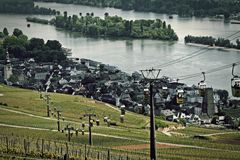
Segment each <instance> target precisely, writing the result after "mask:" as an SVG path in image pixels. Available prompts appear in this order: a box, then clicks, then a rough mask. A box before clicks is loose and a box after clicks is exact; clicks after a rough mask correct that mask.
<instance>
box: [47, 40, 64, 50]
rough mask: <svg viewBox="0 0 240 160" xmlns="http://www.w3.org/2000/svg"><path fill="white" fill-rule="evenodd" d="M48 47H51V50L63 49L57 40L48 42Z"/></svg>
mask: <svg viewBox="0 0 240 160" xmlns="http://www.w3.org/2000/svg"><path fill="white" fill-rule="evenodd" d="M46 46H47V47H49V48H50V49H51V50H58V51H60V50H61V48H62V44H61V43H60V42H59V41H57V40H48V41H47V43H46Z"/></svg>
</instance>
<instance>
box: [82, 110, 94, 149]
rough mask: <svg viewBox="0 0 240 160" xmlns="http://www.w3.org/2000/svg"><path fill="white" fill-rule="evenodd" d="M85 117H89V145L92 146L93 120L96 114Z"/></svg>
mask: <svg viewBox="0 0 240 160" xmlns="http://www.w3.org/2000/svg"><path fill="white" fill-rule="evenodd" d="M83 116H84V117H88V132H89V139H88V140H89V145H90V146H91V145H92V127H93V122H92V121H93V119H92V117H96V115H95V114H91V113H90V114H84V115H83Z"/></svg>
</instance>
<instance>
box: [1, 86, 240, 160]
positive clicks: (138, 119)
mask: <svg viewBox="0 0 240 160" xmlns="http://www.w3.org/2000/svg"><path fill="white" fill-rule="evenodd" d="M0 94H3V96H0V102H1V103H7V104H8V106H7V107H5V108H8V109H12V110H18V111H23V112H26V113H32V114H35V115H39V116H45V115H46V113H45V112H46V102H44V101H43V100H41V99H40V98H39V93H37V92H35V91H30V90H24V89H17V88H12V87H6V86H3V85H0ZM51 97H52V102H53V106H61V107H60V108H61V110H62V111H63V115H64V117H66V119H67V120H72V121H75V122H79V123H80V120H79V118H78V117H80V115H82V114H84V113H85V112H94V113H95V114H97V115H98V116H99V118H100V120H101V125H100V127H94V128H93V132H94V133H100V134H108V135H112V136H121V137H127V138H133V139H132V140H123V139H118V138H110V137H103V136H96V135H95V136H94V138H93V139H94V144H95V145H103V146H109V147H112V146H118V145H127V144H139V143H144V142H140V141H137V140H134V139H139V140H148V139H149V131H148V130H146V129H141V128H142V127H144V126H146V124H148V117H145V116H142V115H137V114H134V113H130V112H127V114H126V121H125V122H126V123H124V124H120V123H119V122H118V119H119V115H120V112H119V111H118V110H116V109H113V108H111V107H109V106H107V105H105V104H102V103H99V102H95V101H93V100H89V99H86V98H82V97H76V96H69V95H62V94H51ZM0 107H4V106H0ZM105 115H106V116H109V115H110V117H111V119H112V120H114V121H117V122H118V124H120V126H117V127H110V128H108V127H106V125H105V124H103V123H102V122H103V119H102V117H103V116H105ZM84 121H86V120H84ZM0 123H4V124H14V125H20V126H29V127H37V128H47V129H56V121H55V120H53V119H50V120H48V119H43V118H36V117H29V116H28V115H23V114H19V113H12V112H9V111H4V110H0ZM165 123H168V122H165ZM65 124H66V122H65ZM75 124H76V123H74V124H73V126H76V125H75ZM169 125H172V123H169ZM76 127H78V126H76ZM86 130H87V129H86ZM176 132H180V133H184V134H185V135H187V137H184V136H183V137H181V136H172V137H169V136H166V135H164V134H162V133H160V132H157V136H156V139H157V141H160V142H169V143H176V144H189V145H197V146H203V147H209V148H218V149H224V150H228V151H224V152H222V154H220V153H221V151H214V153H216V154H215V155H216V156H215V155H214V156H213V157H212V158H216V157H219V156H221V155H222V156H223V157H227V156H228V157H233V156H231V155H235V157H239V155H240V152H234V154H233V153H232V152H231V151H229V150H234V151H238V150H240V145H239V143H238V142H239V141H240V133H235V134H228V135H227V136H226V135H218V136H212V137H209V140H199V139H193V138H192V136H193V135H195V134H212V133H218V132H227V131H225V130H214V129H205V128H198V127H190V128H186V129H184V130H179V131H176ZM12 133H14V134H16V135H18V136H34V137H40V138H46V139H56V140H66V137H65V135H64V134H61V133H56V132H55V134H52V132H51V131H37V130H29V129H16V128H9V127H0V134H12ZM219 139H223V140H224V141H220V140H219ZM73 140H74V141H75V142H79V143H82V144H85V143H87V136H86V135H85V136H83V137H80V138H77V137H73ZM233 141H234V142H235V143H233ZM236 142H237V143H236ZM185 150H186V152H184V153H182V152H183V151H184V149H183V150H182V152H180V151H181V149H177V151H179V152H177V151H174V150H173V149H159V150H158V151H159V152H158V153H160V154H161V153H162V154H161V155H160V157H163V158H164V157H165V158H169V156H170V155H171V156H172V158H170V159H174V157H175V158H176V159H178V158H179V157H185V158H186V159H191V158H192V157H193V156H194V154H196V153H198V154H199V156H200V157H202V159H209V158H204V155H206V154H207V153H206V152H207V150H201V149H185ZM199 150H201V151H199ZM187 151H189V152H187ZM144 152H145V153H147V152H148V151H146V150H145V151H144ZM218 152H220V153H218ZM181 153H182V154H181ZM209 153H211V152H209ZM169 154H170V155H169ZM218 155H219V156H218ZM231 159H234V158H231Z"/></svg>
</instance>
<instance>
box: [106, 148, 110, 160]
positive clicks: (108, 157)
mask: <svg viewBox="0 0 240 160" xmlns="http://www.w3.org/2000/svg"><path fill="white" fill-rule="evenodd" d="M107 160H110V150H109V149H108V154H107Z"/></svg>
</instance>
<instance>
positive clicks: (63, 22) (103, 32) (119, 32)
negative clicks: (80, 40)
mask: <svg viewBox="0 0 240 160" xmlns="http://www.w3.org/2000/svg"><path fill="white" fill-rule="evenodd" d="M50 23H51V24H53V25H55V26H56V27H58V28H63V29H65V30H69V31H74V32H79V33H81V34H82V35H85V36H93V37H123V38H125V37H126V38H143V39H158V40H173V41H174V40H178V37H177V35H176V33H175V32H174V30H173V29H172V28H171V25H167V24H166V22H165V21H161V20H160V19H156V20H135V21H132V20H131V21H129V20H124V19H122V18H121V17H118V16H113V17H111V16H109V15H108V13H105V18H104V19H101V18H99V17H94V13H87V14H86V16H82V14H81V13H80V15H79V16H77V15H73V16H68V15H67V12H64V15H63V16H56V18H55V19H53V20H51V22H50Z"/></svg>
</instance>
